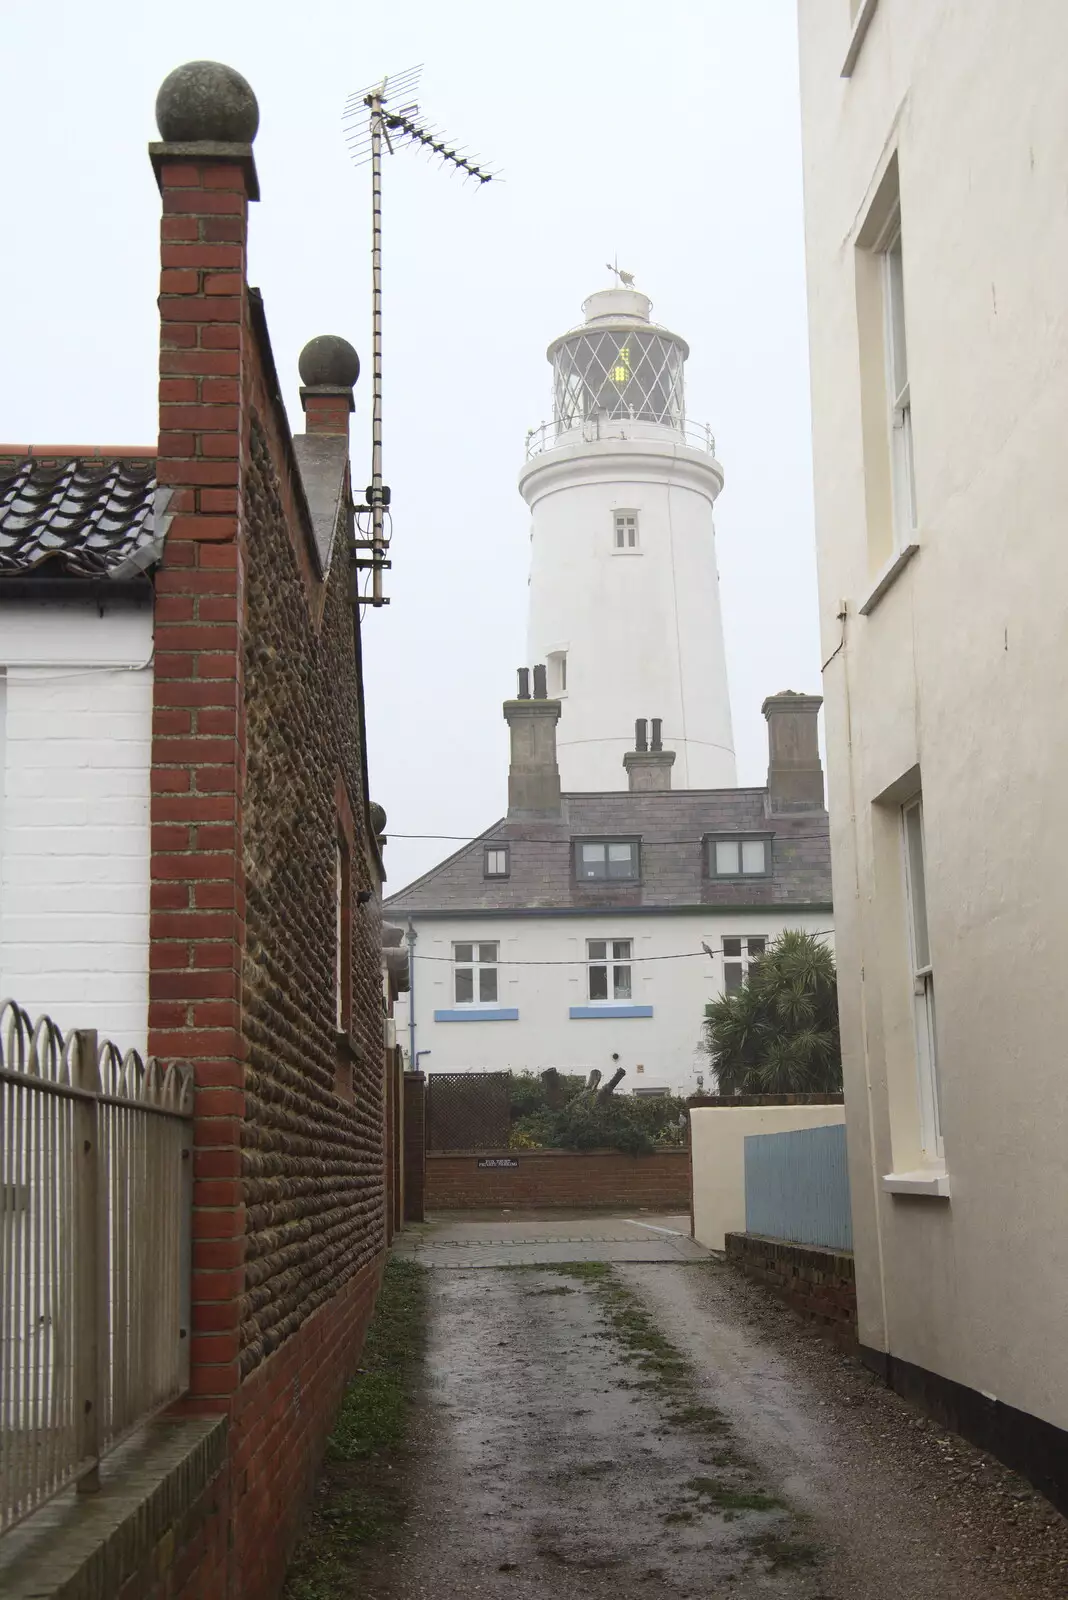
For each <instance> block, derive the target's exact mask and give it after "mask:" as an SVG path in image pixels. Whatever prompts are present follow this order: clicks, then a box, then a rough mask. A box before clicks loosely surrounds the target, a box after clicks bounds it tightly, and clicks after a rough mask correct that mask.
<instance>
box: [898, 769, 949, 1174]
mask: <svg viewBox="0 0 1068 1600" xmlns="http://www.w3.org/2000/svg"><path fill="white" fill-rule="evenodd" d="M901 848H902V855H903V860H904V873H905V897H906V905H907V910H908V941H909V972H910V976H911V980H912V1009H913V1021H914V1027H915V1039H916V1080H917V1089H918V1093H919V1108H920V1148H921V1150H922V1152H923V1157H924V1160H925V1161H927V1162H928V1163H930V1164H936V1163H941V1162H944V1160H945V1146H944V1143H943V1139H942V1110H941V1104H940V1100H941V1095H940V1092H939V1081H938V1039H937V1032H936V1026H935V1023H936V1017H935V985H934V968H933V965H932V962H931V941H930V932H929V927H928V920H927V892H926V885H927V849H926V845H925V842H924V833H923V797H922V795H916V796H914V797H913V799H911V800H909V801H907V802H906V803H905V804H904V805H903V806H902V807H901ZM917 857H918V860H917ZM917 869H918V870H917Z"/></svg>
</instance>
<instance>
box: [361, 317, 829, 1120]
mask: <svg viewBox="0 0 1068 1600" xmlns="http://www.w3.org/2000/svg"><path fill="white" fill-rule="evenodd" d="M650 311H651V305H650V302H649V300H648V299H647V298H646V296H645V295H643V294H640V293H638V292H637V291H636V290H633V289H610V290H603V291H601V292H600V293H598V294H594V295H591V296H590V298H589V299H588V300H587V301H586V304H585V312H586V320H585V322H584V323H583V324H582V325H581V326H580V327H578V328H575V329H572V330H571V331H570V332H569V333H567V334H564V335H563V336H562V337H561V338H559V339H556V340H554V341H553V343H552V344H551V345H550V347H549V352H548V353H549V360H550V362H551V364H552V368H553V382H554V394H553V411H554V416H553V421H552V423H551V424H547V425H546V426H545V427H544V428H542V429H540V430H538V431H537V432H535V433H532V434H531V435H530V436H529V437H528V441H527V462H526V465H525V466H524V468H523V470H522V473H521V475H520V490H521V492H522V494H523V497H524V499H525V500H526V502H527V504H528V505H529V507H530V510H531V518H532V528H531V576H530V618H529V645H530V651H531V655H532V657H533V659H534V660H535V661H537V662H539V663H540V664H539V665H538V666H536V667H535V668H534V688H533V694H531V692H530V683H529V674H528V673H527V672H526V671H525V670H524V671H522V672H520V675H519V676H520V687H519V696H518V698H517V699H515V700H510V701H508V702H506V704H505V707H504V714H505V717H506V719H507V721H508V723H509V726H510V730H511V752H512V753H511V769H510V773H509V809H508V815H507V816H506V817H504V818H502V819H501V820H500V821H499V822H496V823H494V825H493V826H492V827H491V828H489V829H487V831H486V832H485V834H483V835H482V836H481V837H480V838H478V839H476V840H474V841H473V842H472V843H471V844H469V845H467V846H465V847H464V848H463V849H462V850H460V851H458V852H457V853H456V854H455V855H454V856H452V857H450V859H449V860H447V861H445V862H443V863H442V864H441V865H440V866H439V867H436V868H435V869H434V870H433V871H431V872H429V873H427V874H426V875H425V876H424V877H422V878H420V879H419V880H418V881H417V882H416V883H413V884H411V885H410V886H409V887H408V888H407V889H404V890H403V891H402V892H401V893H400V894H397V895H394V896H393V897H392V899H390V900H389V901H388V902H387V903H386V906H385V911H386V914H387V916H388V917H389V918H390V920H391V921H392V922H393V923H395V924H400V925H402V926H404V927H406V929H407V939H408V948H409V953H410V958H411V993H410V995H409V996H408V997H407V998H406V999H404V1000H402V1001H401V1002H399V1004H398V1013H397V1025H398V1032H399V1033H400V1032H401V1030H402V1029H405V1028H406V1031H407V1054H408V1058H409V1062H410V1064H411V1065H412V1066H416V1065H418V1066H419V1067H422V1068H426V1069H428V1070H429V1071H431V1072H434V1071H463V1070H470V1069H473V1070H483V1071H489V1070H492V1069H503V1068H511V1069H513V1070H517V1071H522V1070H532V1071H540V1070H542V1069H544V1068H545V1067H549V1066H554V1067H557V1068H559V1069H561V1070H562V1071H568V1072H587V1071H588V1070H589V1069H590V1068H591V1067H598V1068H600V1069H601V1071H602V1072H603V1073H605V1074H606V1075H610V1074H611V1072H612V1071H613V1070H614V1069H615V1068H617V1067H620V1066H622V1067H624V1068H625V1069H626V1073H627V1077H626V1079H625V1081H624V1088H626V1089H631V1090H633V1091H635V1092H638V1093H640V1092H642V1091H646V1092H649V1093H656V1092H660V1093H662V1092H664V1091H665V1090H672V1091H674V1092H677V1093H686V1094H688V1093H693V1092H694V1091H695V1090H696V1089H698V1088H699V1087H700V1086H701V1080H702V1078H705V1077H707V1075H708V1072H709V1063H708V1057H707V1056H706V1055H705V1054H704V1052H703V1051H702V1050H701V1049H700V1040H701V1033H702V1022H703V1018H704V1009H705V1005H706V1004H707V1002H708V1001H709V1000H711V999H713V998H715V997H716V996H717V995H719V994H720V993H722V992H723V991H724V989H730V988H732V987H734V986H736V985H737V984H739V983H741V981H742V979H743V977H744V975H745V972H746V969H747V966H748V963H749V961H750V960H751V959H752V958H753V957H754V956H756V955H758V954H759V953H760V952H761V951H762V950H763V949H764V948H765V947H766V945H767V943H768V941H769V940H771V939H773V938H775V937H776V935H778V934H779V933H781V932H782V930H783V929H784V928H787V927H790V928H804V929H808V930H811V931H820V932H824V933H827V934H829V933H830V930H831V927H832V921H831V883H830V866H829V849H828V821H827V814H826V812H825V810H824V806H823V774H822V769H821V766H820V760H819V749H818V740H817V732H816V718H817V714H818V710H819V706H820V704H821V702H820V700H819V698H817V697H812V696H806V695H794V694H786V695H775V696H772V697H771V698H770V699H769V700H767V701H766V702H765V705H764V713H765V716H766V717H767V719H768V727H769V737H770V745H771V753H770V762H769V770H768V783H767V785H766V786H765V787H761V788H749V789H739V788H736V787H735V784H736V776H735V762H734V749H733V739H732V735H731V719H730V704H729V697H728V689H727V670H726V660H725V652H724V645H723V626H722V618H721V613H720V601H719V578H718V574H717V571H716V553H715V529H714V526H713V519H712V513H713V506H714V504H715V500H716V496H717V495H718V494H719V492H720V489H721V488H722V486H723V469H722V468H721V466H720V464H719V462H718V461H717V460H716V458H715V454H714V446H713V441H712V438H711V434H710V433H709V432H708V430H707V429H695V428H694V427H692V425H691V424H689V423H688V422H687V420H686V414H685V399H684V387H683V368H684V363H685V360H686V357H687V356H688V354H689V351H688V347H687V345H686V344H685V342H684V341H683V340H682V339H680V338H679V337H678V335H677V334H674V333H671V332H669V331H668V330H667V329H666V328H663V327H660V326H659V325H657V324H655V323H653V322H652V321H651V320H650ZM643 712H648V713H653V712H655V713H656V715H655V717H652V719H651V720H650V718H648V717H643V716H642V713H643ZM405 1010H406V1011H407V1015H404V1014H402V1013H403V1011H405Z"/></svg>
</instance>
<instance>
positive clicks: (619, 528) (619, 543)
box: [616, 522, 623, 550]
mask: <svg viewBox="0 0 1068 1600" xmlns="http://www.w3.org/2000/svg"><path fill="white" fill-rule="evenodd" d="M622 548H623V524H622V523H621V522H617V523H616V549H617V550H622Z"/></svg>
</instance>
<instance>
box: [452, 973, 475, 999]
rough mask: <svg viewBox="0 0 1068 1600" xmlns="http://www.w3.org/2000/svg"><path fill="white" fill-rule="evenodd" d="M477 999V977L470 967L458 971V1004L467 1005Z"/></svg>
mask: <svg viewBox="0 0 1068 1600" xmlns="http://www.w3.org/2000/svg"><path fill="white" fill-rule="evenodd" d="M474 998H475V975H474V973H473V972H472V971H471V968H470V967H457V969H456V1003H457V1005H460V1006H462V1005H466V1004H467V1003H468V1002H470V1001H471V1000H473V999H474Z"/></svg>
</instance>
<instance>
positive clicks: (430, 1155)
mask: <svg viewBox="0 0 1068 1600" xmlns="http://www.w3.org/2000/svg"><path fill="white" fill-rule="evenodd" d="M504 1157H510V1158H511V1159H512V1160H515V1161H518V1162H519V1165H518V1167H490V1168H486V1167H479V1165H478V1163H479V1161H480V1160H486V1159H494V1158H495V1159H500V1158H504ZM426 1205H427V1210H428V1211H430V1212H434V1211H480V1210H495V1209H497V1208H498V1207H515V1206H528V1207H531V1208H537V1207H552V1206H558V1207H560V1208H567V1209H568V1210H574V1211H579V1210H586V1209H593V1208H597V1207H606V1208H607V1207H612V1208H619V1207H622V1208H624V1209H625V1208H628V1207H630V1208H637V1209H641V1210H646V1211H689V1209H690V1152H689V1151H688V1150H658V1151H656V1152H654V1154H652V1155H648V1156H625V1155H622V1154H621V1153H620V1152H619V1151H617V1150H589V1151H580V1150H478V1151H472V1152H471V1153H469V1154H465V1153H456V1152H455V1151H450V1152H449V1153H448V1154H444V1153H440V1152H437V1151H432V1150H431V1151H428V1152H427V1156H426Z"/></svg>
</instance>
